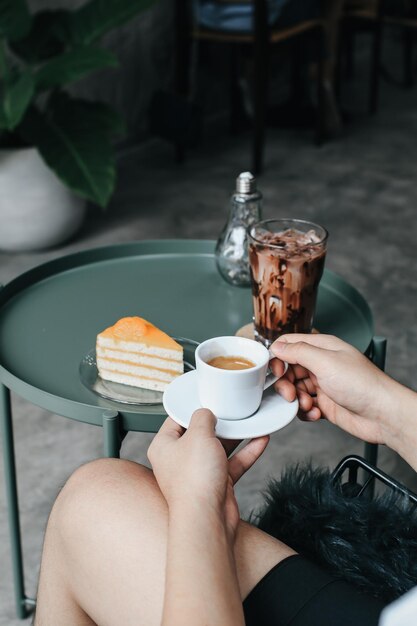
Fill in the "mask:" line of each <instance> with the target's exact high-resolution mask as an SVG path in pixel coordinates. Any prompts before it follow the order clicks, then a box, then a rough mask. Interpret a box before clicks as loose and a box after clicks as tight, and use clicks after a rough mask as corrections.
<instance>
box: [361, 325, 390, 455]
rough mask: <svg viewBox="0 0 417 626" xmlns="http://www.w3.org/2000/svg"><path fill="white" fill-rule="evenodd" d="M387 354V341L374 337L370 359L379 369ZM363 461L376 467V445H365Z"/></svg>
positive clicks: (382, 366)
mask: <svg viewBox="0 0 417 626" xmlns="http://www.w3.org/2000/svg"><path fill="white" fill-rule="evenodd" d="M386 354H387V340H386V338H385V337H374V338H373V339H372V345H371V354H370V358H371V361H372V362H373V363H375V365H376V366H377V367H379V369H381V370H382V371H384V369H385V357H386ZM364 456H365V459H366V460H367V461H368V463H370V465H376V464H377V460H378V444H377V443H365V451H364Z"/></svg>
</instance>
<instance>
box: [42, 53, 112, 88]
mask: <svg viewBox="0 0 417 626" xmlns="http://www.w3.org/2000/svg"><path fill="white" fill-rule="evenodd" d="M116 65H117V59H116V57H115V56H114V55H113V54H112V53H111V52H108V51H107V50H102V49H100V48H92V47H90V46H83V47H80V48H75V49H74V50H70V51H69V52H65V53H64V54H61V55H59V56H57V57H55V58H54V59H51V61H48V62H47V63H45V64H44V65H43V66H42V67H41V68H40V69H39V70H38V72H37V74H36V84H37V86H38V89H39V90H40V91H42V90H43V89H50V88H51V87H59V86H62V85H66V84H68V83H71V82H73V81H75V80H79V79H80V78H82V77H83V76H85V75H86V74H89V73H90V72H91V71H93V70H97V69H99V68H102V67H106V66H107V67H108V66H113V67H114V66H116Z"/></svg>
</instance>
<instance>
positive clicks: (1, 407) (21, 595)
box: [0, 384, 29, 619]
mask: <svg viewBox="0 0 417 626" xmlns="http://www.w3.org/2000/svg"><path fill="white" fill-rule="evenodd" d="M0 422H1V430H2V439H3V458H4V479H5V486H6V501H7V512H8V517H9V531H10V547H11V556H12V566H13V578H14V590H15V601H16V613H17V617H19V618H21V619H24V618H25V617H27V616H28V614H29V611H28V610H27V607H26V596H25V586H24V575H23V557H22V542H21V535H20V519H19V504H18V497H17V482H16V464H15V455H14V443H13V423H12V409H11V403H10V391H9V389H8V388H7V387H5V386H4V385H1V384H0Z"/></svg>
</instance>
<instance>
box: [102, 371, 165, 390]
mask: <svg viewBox="0 0 417 626" xmlns="http://www.w3.org/2000/svg"><path fill="white" fill-rule="evenodd" d="M100 376H101V378H103V379H104V380H111V381H112V382H114V383H121V384H122V385H130V386H131V387H141V388H142V389H152V390H153V391H165V389H166V388H167V387H168V385H169V383H168V382H166V383H164V382H162V381H161V380H153V379H150V378H137V377H135V376H126V374H120V373H119V372H109V371H107V370H101V372H100Z"/></svg>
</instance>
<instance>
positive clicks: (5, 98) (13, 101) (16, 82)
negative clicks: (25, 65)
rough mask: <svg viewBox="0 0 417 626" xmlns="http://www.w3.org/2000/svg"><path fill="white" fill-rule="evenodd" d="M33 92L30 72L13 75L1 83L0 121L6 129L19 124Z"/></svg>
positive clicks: (32, 80)
mask: <svg viewBox="0 0 417 626" xmlns="http://www.w3.org/2000/svg"><path fill="white" fill-rule="evenodd" d="M34 92H35V81H34V78H33V76H32V74H31V72H29V71H27V72H24V73H23V74H19V75H16V76H14V77H13V78H12V79H11V81H10V82H9V83H5V84H4V85H3V93H2V101H1V109H2V115H1V116H0V123H2V124H4V126H3V127H4V128H7V130H13V129H14V128H16V126H17V125H18V124H19V122H20V121H21V119H22V118H23V116H24V114H25V113H26V109H27V108H28V106H29V104H30V102H31V100H32V98H33V94H34Z"/></svg>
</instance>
